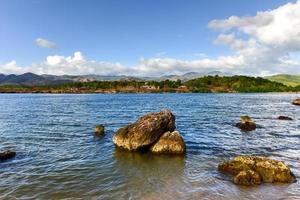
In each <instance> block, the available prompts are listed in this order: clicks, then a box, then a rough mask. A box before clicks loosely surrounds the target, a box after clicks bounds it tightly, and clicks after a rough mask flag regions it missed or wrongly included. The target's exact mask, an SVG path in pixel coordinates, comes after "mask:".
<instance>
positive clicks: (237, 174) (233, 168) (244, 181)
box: [218, 156, 296, 185]
mask: <svg viewBox="0 0 300 200" xmlns="http://www.w3.org/2000/svg"><path fill="white" fill-rule="evenodd" d="M218 169H219V170H220V171H221V172H225V173H229V174H231V175H234V178H233V181H234V183H236V184H239V185H258V184H260V183H261V182H265V183H293V182H295V181H296V178H295V176H294V174H293V173H292V172H291V170H290V168H289V167H288V166H287V165H285V164H284V162H282V161H277V160H273V159H269V158H266V157H259V156H237V157H235V158H234V159H233V160H231V161H228V162H224V163H221V164H220V165H219V166H218Z"/></svg>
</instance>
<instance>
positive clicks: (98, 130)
mask: <svg viewBox="0 0 300 200" xmlns="http://www.w3.org/2000/svg"><path fill="white" fill-rule="evenodd" d="M103 134H104V126H103V125H102V124H99V125H96V127H95V135H97V136H101V135H103Z"/></svg>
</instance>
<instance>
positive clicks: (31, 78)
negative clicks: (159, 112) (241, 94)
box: [0, 71, 229, 86]
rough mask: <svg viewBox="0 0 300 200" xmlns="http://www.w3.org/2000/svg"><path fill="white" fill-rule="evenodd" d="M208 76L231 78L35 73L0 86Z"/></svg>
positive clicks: (2, 78) (1, 78)
mask: <svg viewBox="0 0 300 200" xmlns="http://www.w3.org/2000/svg"><path fill="white" fill-rule="evenodd" d="M207 75H219V76H229V74H225V73H222V72H219V71H212V72H208V73H198V72H189V73H186V74H183V75H168V76H161V77H135V76H126V75H120V76H103V75H94V74H91V75H78V76H73V75H62V76H57V75H48V74H43V75H37V74H33V73H25V74H21V75H15V74H10V75H4V74H0V85H21V86H35V85H36V86H41V85H59V84H63V83H70V82H92V81H121V80H127V81H153V80H154V81H164V80H173V81H176V80H178V79H180V80H181V81H182V82H186V81H189V80H191V79H195V78H199V77H203V76H207Z"/></svg>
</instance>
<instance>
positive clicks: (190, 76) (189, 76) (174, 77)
mask: <svg viewBox="0 0 300 200" xmlns="http://www.w3.org/2000/svg"><path fill="white" fill-rule="evenodd" d="M215 75H218V76H231V75H232V74H229V73H223V72H220V71H211V72H206V73H199V72H188V73H185V74H183V75H168V76H162V77H160V78H159V79H158V80H160V81H163V80H167V79H168V80H172V81H176V80H178V79H180V80H181V81H183V82H186V81H189V80H192V79H195V78H200V77H204V76H215Z"/></svg>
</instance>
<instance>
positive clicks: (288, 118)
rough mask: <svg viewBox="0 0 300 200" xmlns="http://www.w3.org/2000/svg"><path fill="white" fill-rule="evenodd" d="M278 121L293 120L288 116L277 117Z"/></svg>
mask: <svg viewBox="0 0 300 200" xmlns="http://www.w3.org/2000/svg"><path fill="white" fill-rule="evenodd" d="M278 119H279V120H293V119H292V118H290V117H288V116H279V117H278Z"/></svg>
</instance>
